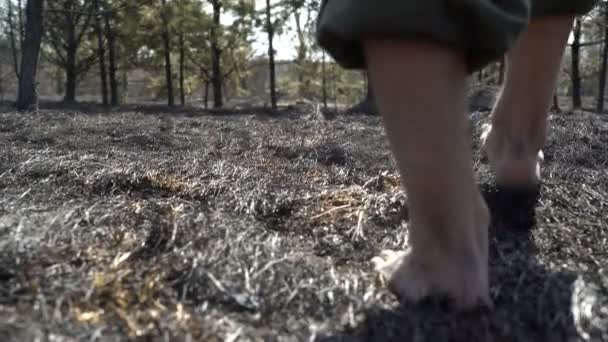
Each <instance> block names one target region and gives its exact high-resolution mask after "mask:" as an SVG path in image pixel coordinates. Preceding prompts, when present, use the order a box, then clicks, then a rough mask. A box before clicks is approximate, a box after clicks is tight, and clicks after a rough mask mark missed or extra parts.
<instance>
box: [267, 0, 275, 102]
mask: <svg viewBox="0 0 608 342" xmlns="http://www.w3.org/2000/svg"><path fill="white" fill-rule="evenodd" d="M271 16H272V13H271V11H270V0H266V30H267V32H268V69H269V70H268V71H269V73H270V75H269V76H270V104H271V106H272V109H277V89H276V72H275V63H274V47H273V44H272V43H273V42H272V41H273V39H274V27H273V26H272V17H271Z"/></svg>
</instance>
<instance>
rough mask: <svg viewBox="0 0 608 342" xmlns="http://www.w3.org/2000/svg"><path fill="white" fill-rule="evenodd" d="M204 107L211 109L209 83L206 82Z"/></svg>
mask: <svg viewBox="0 0 608 342" xmlns="http://www.w3.org/2000/svg"><path fill="white" fill-rule="evenodd" d="M203 106H204V107H205V109H207V108H209V81H205V94H204V96H203Z"/></svg>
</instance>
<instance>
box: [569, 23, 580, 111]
mask: <svg viewBox="0 0 608 342" xmlns="http://www.w3.org/2000/svg"><path fill="white" fill-rule="evenodd" d="M572 33H573V38H574V39H573V40H572V46H571V55H572V72H571V75H572V107H573V108H575V109H576V108H580V107H581V77H580V69H579V65H580V43H581V19H580V18H576V20H575V21H574V29H573V31H572Z"/></svg>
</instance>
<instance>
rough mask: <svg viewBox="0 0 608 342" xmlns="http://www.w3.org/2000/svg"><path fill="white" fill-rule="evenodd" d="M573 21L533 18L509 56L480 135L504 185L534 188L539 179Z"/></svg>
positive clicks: (569, 17)
mask: <svg viewBox="0 0 608 342" xmlns="http://www.w3.org/2000/svg"><path fill="white" fill-rule="evenodd" d="M573 20H574V17H572V16H555V17H543V18H534V19H533V20H532V21H531V23H530V26H529V27H528V29H527V30H526V31H525V32H524V33H523V34H522V35H521V37H520V38H519V39H518V41H517V42H516V44H515V45H514V46H513V48H512V49H511V51H510V53H509V54H507V70H506V78H505V85H504V87H503V89H502V91H501V95H500V98H499V99H498V101H497V103H496V106H495V108H494V110H493V112H492V124H491V126H490V125H488V126H486V127H485V132H484V133H483V135H482V144H483V146H484V150H485V153H486V156H487V157H488V160H489V162H490V165H491V166H492V168H493V170H494V172H495V174H496V179H497V182H498V183H500V184H502V185H508V186H516V187H529V186H532V187H534V186H536V185H537V183H538V181H539V180H540V162H541V161H542V152H541V148H542V146H543V144H544V143H545V137H546V131H547V113H548V110H549V106H550V104H551V99H552V96H553V91H554V89H555V83H556V80H557V77H558V75H559V69H560V65H561V60H562V54H563V51H564V48H565V45H566V42H567V40H568V34H569V33H570V30H571V28H572V22H573Z"/></svg>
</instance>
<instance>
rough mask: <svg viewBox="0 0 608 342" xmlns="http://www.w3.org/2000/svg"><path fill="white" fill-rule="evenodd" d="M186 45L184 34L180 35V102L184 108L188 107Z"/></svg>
mask: <svg viewBox="0 0 608 342" xmlns="http://www.w3.org/2000/svg"><path fill="white" fill-rule="evenodd" d="M185 69H186V45H185V43H184V33H183V32H181V33H180V35H179V101H180V104H181V105H182V106H185V105H186V88H185V84H184V83H185V81H184V78H185V72H186V70H185Z"/></svg>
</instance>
